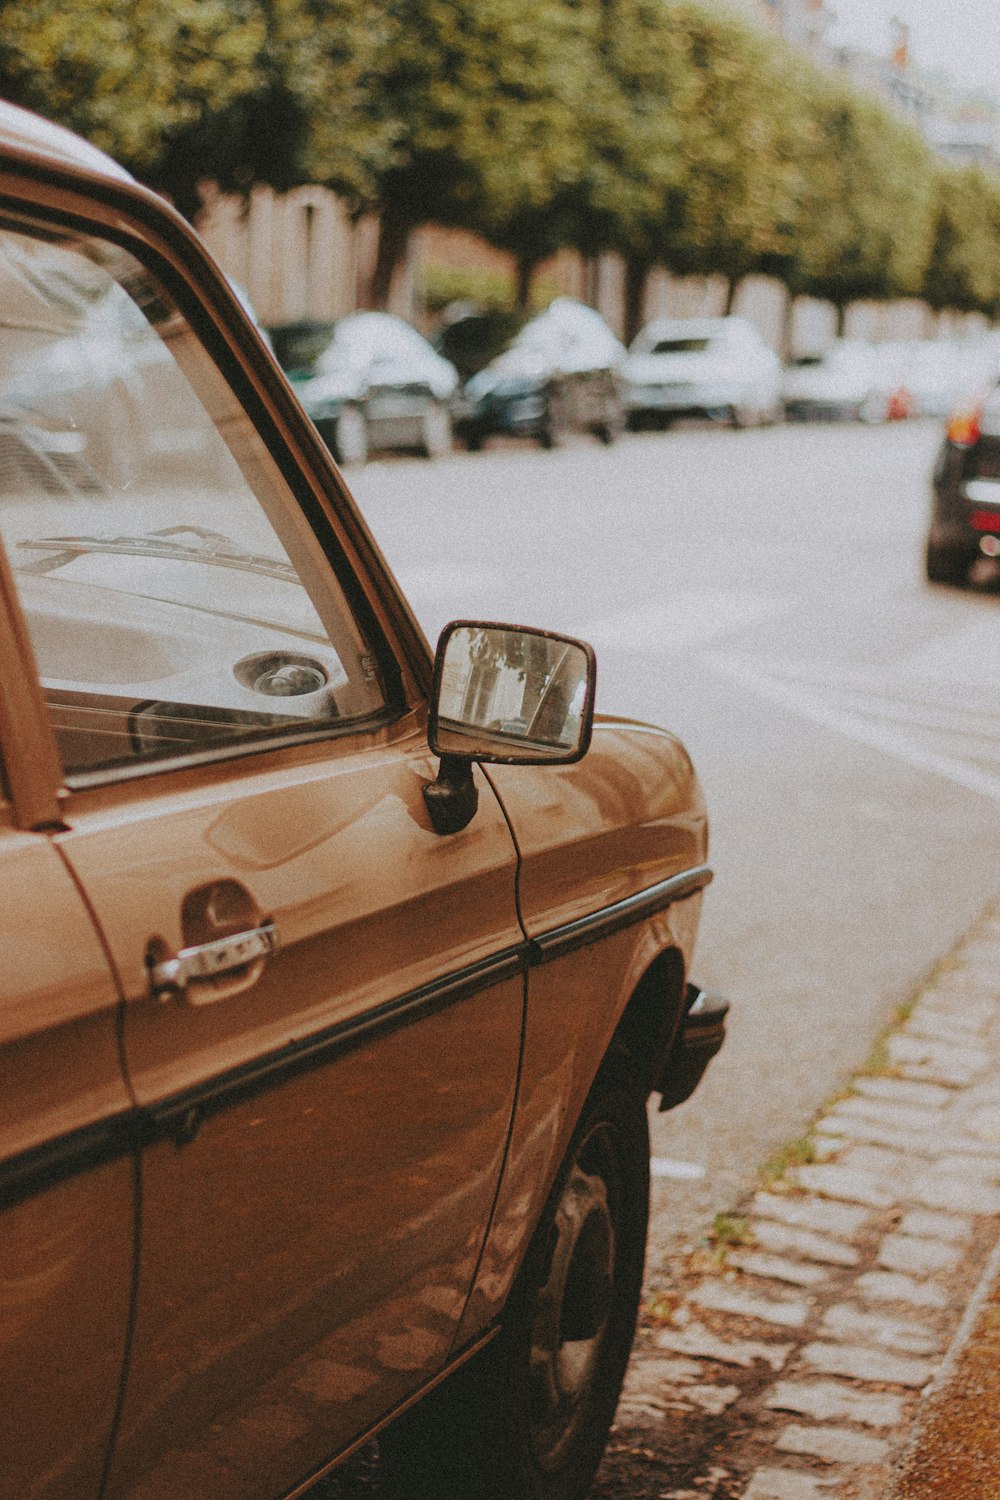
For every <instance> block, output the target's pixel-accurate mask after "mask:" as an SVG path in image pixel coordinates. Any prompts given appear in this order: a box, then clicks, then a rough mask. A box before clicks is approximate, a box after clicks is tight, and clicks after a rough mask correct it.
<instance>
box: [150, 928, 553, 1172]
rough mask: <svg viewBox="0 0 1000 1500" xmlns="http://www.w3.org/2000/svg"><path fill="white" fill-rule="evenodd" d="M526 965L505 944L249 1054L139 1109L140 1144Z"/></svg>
mask: <svg viewBox="0 0 1000 1500" xmlns="http://www.w3.org/2000/svg"><path fill="white" fill-rule="evenodd" d="M527 966H528V952H527V945H526V944H524V943H519V944H518V945H517V946H516V947H513V948H505V949H504V950H503V951H502V952H501V953H497V954H494V955H493V956H492V957H491V958H487V959H483V960H482V961H481V962H480V963H476V964H470V965H469V967H468V968H465V969H460V970H458V972H457V973H455V974H449V975H446V976H445V977H444V978H443V979H436V980H434V981H432V982H431V983H430V984H426V985H422V986H421V987H420V988H419V989H417V990H411V991H409V992H408V993H407V994H405V995H402V996H401V997H400V998H399V999H396V1000H388V1001H386V1002H385V1004H383V1005H379V1006H376V1007H375V1009H374V1010H370V1011H366V1012H365V1014H364V1015H363V1016H352V1017H351V1018H350V1019H349V1020H346V1021H340V1022H337V1023H336V1025H333V1026H328V1027H325V1028H324V1029H323V1030H322V1031H318V1032H314V1033H313V1034H312V1035H310V1036H308V1037H304V1038H303V1039H302V1040H301V1041H296V1042H289V1043H288V1045H287V1046H285V1047H281V1048H279V1049H278V1051H276V1052H270V1053H268V1054H267V1055H266V1056H264V1057H255V1058H252V1059H251V1060H250V1061H249V1062H247V1063H243V1064H242V1065H241V1066H239V1067H236V1068H233V1069H231V1070H230V1071H229V1072H227V1073H223V1074H221V1075H219V1076H217V1077H216V1078H213V1079H209V1080H207V1081H206V1082H205V1083H201V1084H197V1085H196V1086H195V1087H194V1088H192V1089H188V1090H186V1091H185V1092H184V1093H182V1094H175V1095H172V1096H171V1098H169V1099H166V1100H164V1101H163V1102H162V1103H160V1104H155V1105H148V1106H144V1107H143V1108H142V1109H141V1110H140V1121H141V1139H142V1143H143V1144H144V1145H145V1144H148V1143H149V1142H150V1141H151V1140H155V1139H157V1138H158V1137H160V1136H163V1135H168V1136H172V1137H174V1138H175V1139H178V1140H181V1141H183V1140H185V1139H190V1138H192V1137H193V1136H194V1134H195V1133H196V1132H197V1129H198V1127H199V1125H200V1124H201V1121H202V1120H203V1119H204V1118H206V1117H207V1116H208V1115H210V1114H215V1113H217V1112H218V1111H219V1110H222V1109H227V1108H228V1107H229V1106H230V1105H233V1104H238V1103H240V1102H241V1101H242V1100H244V1099H247V1098H251V1097H252V1096H253V1095H254V1094H257V1093H259V1092H260V1091H261V1090H262V1089H265V1088H272V1087H274V1086H275V1085H276V1084H279V1083H283V1082H285V1081H286V1080H287V1079H289V1078H293V1077H295V1076H296V1075H297V1074H299V1073H303V1072H306V1071H308V1070H310V1069H312V1068H318V1067H322V1066H324V1065H325V1064H327V1063H329V1062H332V1061H333V1059H334V1058H335V1057H339V1056H341V1055H342V1054H343V1053H345V1052H349V1051H351V1050H353V1049H354V1048H355V1047H358V1046H361V1045H362V1044H363V1043H365V1042H368V1041H370V1040H371V1039H372V1038H373V1037H375V1036H379V1035H381V1034H383V1033H384V1032H386V1031H395V1030H396V1029H397V1028H399V1027H402V1026H410V1025H412V1024H413V1023H414V1022H415V1021H418V1020H422V1019H423V1018H424V1017H425V1016H430V1015H433V1014H434V1013H435V1012H436V1011H439V1010H443V1009H445V1007H446V1006H449V1005H454V1004H455V1003H456V1002H457V1001H460V1000H465V999H467V998H468V997H469V996H471V995H474V994H476V993H478V991H480V990H484V989H488V988H489V986H490V985H493V984H501V983H502V982H503V981H504V980H505V979H513V978H515V977H516V976H517V975H518V974H523V973H524V972H525V970H526V969H527Z"/></svg>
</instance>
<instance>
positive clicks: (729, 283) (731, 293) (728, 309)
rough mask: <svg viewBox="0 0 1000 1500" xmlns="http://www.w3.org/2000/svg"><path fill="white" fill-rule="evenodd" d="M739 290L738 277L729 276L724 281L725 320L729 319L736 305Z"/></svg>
mask: <svg viewBox="0 0 1000 1500" xmlns="http://www.w3.org/2000/svg"><path fill="white" fill-rule="evenodd" d="M739 289H740V278H739V277H738V276H729V277H727V279H726V303H725V307H724V308H723V316H724V317H726V318H728V317H730V316H731V315H732V311H733V308H734V307H735V305H736V293H737V292H738V291H739Z"/></svg>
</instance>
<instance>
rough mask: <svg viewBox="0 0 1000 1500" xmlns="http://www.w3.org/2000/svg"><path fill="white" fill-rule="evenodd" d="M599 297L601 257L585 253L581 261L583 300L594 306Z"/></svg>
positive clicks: (589, 305)
mask: <svg viewBox="0 0 1000 1500" xmlns="http://www.w3.org/2000/svg"><path fill="white" fill-rule="evenodd" d="M600 299H601V257H600V256H599V255H587V256H585V257H584V262H583V300H584V302H586V304H587V306H588V307H596V306H597V304H598V302H599V301H600Z"/></svg>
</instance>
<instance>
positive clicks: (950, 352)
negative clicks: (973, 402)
mask: <svg viewBox="0 0 1000 1500" xmlns="http://www.w3.org/2000/svg"><path fill="white" fill-rule="evenodd" d="M879 348H880V349H881V350H882V351H883V358H884V359H886V360H887V361H888V362H890V364H891V367H892V368H893V369H894V370H895V372H896V379H897V380H898V382H899V385H901V386H902V387H904V388H905V389H906V391H907V392H908V395H909V400H910V414H911V415H912V416H915V417H947V416H948V414H949V412H950V411H951V410H952V408H953V407H954V406H955V404H956V402H957V401H958V400H959V398H960V397H961V396H962V395H963V393H965V392H966V391H967V390H968V388H969V386H970V384H975V383H976V381H975V374H976V372H975V365H974V362H973V361H972V360H971V359H970V357H969V355H968V354H967V353H966V352H965V351H963V349H962V348H961V346H960V345H959V344H957V343H954V342H952V341H951V340H950V339H901V340H899V341H897V342H893V343H890V344H882V345H880V346H879Z"/></svg>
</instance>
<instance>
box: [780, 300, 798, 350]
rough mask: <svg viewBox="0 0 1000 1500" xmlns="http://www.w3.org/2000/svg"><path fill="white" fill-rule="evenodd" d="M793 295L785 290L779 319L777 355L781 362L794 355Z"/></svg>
mask: <svg viewBox="0 0 1000 1500" xmlns="http://www.w3.org/2000/svg"><path fill="white" fill-rule="evenodd" d="M794 345H795V293H794V292H790V291H788V290H787V288H786V290H785V306H784V309H783V312H782V318H781V348H780V349H779V350H778V353H779V354H780V355H781V358H782V360H789V359H791V358H792V356H793V355H794V354H795V347H794Z"/></svg>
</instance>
